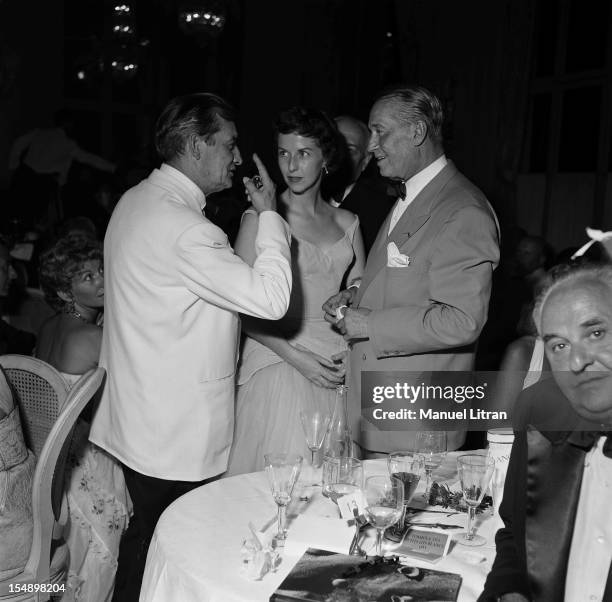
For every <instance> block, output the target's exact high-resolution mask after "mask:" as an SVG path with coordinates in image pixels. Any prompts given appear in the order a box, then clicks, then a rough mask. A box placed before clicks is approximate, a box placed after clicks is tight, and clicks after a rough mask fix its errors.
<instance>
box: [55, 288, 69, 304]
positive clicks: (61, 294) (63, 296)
mask: <svg viewBox="0 0 612 602" xmlns="http://www.w3.org/2000/svg"><path fill="white" fill-rule="evenodd" d="M57 296H58V297H59V298H60V299H61V300H62V301H63V302H64V303H70V302H71V301H72V295H69V294H68V293H65V292H64V291H57Z"/></svg>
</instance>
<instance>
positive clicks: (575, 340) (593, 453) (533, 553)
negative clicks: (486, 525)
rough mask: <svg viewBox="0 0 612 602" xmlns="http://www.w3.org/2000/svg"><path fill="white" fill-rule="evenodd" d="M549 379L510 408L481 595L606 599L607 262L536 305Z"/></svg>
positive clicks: (611, 455)
mask: <svg viewBox="0 0 612 602" xmlns="http://www.w3.org/2000/svg"><path fill="white" fill-rule="evenodd" d="M534 321H535V323H536V326H537V328H538V334H539V335H540V337H541V338H542V339H543V341H544V344H545V351H546V357H547V358H548V361H549V363H550V366H551V369H552V378H546V379H544V380H542V381H540V382H538V383H537V384H535V385H534V386H532V387H529V388H528V389H525V391H523V393H522V394H521V396H520V397H519V400H518V402H517V409H516V410H515V431H516V439H515V441H514V445H513V447H512V454H511V457H510V464H509V466H508V474H507V477H506V484H505V487H504V499H503V502H502V505H501V508H500V515H501V517H502V519H503V521H504V527H503V528H502V529H500V530H499V531H498V532H497V535H496V537H495V543H496V547H497V556H496V558H495V561H494V563H493V568H492V569H491V573H490V574H489V576H488V577H487V581H486V583H485V589H484V592H483V593H482V595H481V596H480V598H479V602H493V601H495V602H497V601H498V600H500V601H502V602H526V601H527V600H533V601H534V602H535V601H537V602H557V601H558V600H566V601H568V602H579V601H581V600H585V601H586V600H600V601H601V600H603V601H610V600H612V570H611V561H612V505H611V504H610V491H611V488H612V266H610V265H607V266H603V267H602V266H599V267H597V266H595V267H580V268H576V269H574V270H573V271H570V272H568V273H566V274H565V275H564V276H563V277H561V278H559V279H558V280H556V281H555V282H554V283H553V284H552V285H550V286H549V287H548V289H546V290H545V291H544V292H543V293H542V295H541V297H540V299H539V301H538V303H537V304H536V308H535V310H534Z"/></svg>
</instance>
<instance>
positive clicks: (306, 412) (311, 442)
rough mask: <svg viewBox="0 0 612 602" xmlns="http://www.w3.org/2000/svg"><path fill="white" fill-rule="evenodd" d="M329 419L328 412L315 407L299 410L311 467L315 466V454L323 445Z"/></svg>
mask: <svg viewBox="0 0 612 602" xmlns="http://www.w3.org/2000/svg"><path fill="white" fill-rule="evenodd" d="M330 419H331V416H330V415H329V412H327V411H325V410H321V409H319V408H317V407H309V408H308V409H303V410H300V420H301V422H302V429H304V436H305V437H306V445H307V446H308V449H309V450H310V464H311V466H313V467H314V465H315V454H316V453H317V452H318V451H319V450H320V449H321V446H322V445H323V439H324V438H325V433H326V432H327V427H328V426H329V421H330Z"/></svg>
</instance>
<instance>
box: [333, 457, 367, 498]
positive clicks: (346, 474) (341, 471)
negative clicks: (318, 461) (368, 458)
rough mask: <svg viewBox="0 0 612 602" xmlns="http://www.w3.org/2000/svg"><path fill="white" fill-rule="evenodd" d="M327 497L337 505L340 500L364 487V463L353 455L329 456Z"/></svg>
mask: <svg viewBox="0 0 612 602" xmlns="http://www.w3.org/2000/svg"><path fill="white" fill-rule="evenodd" d="M327 461H328V463H327V467H328V471H330V472H328V475H327V497H328V498H329V499H330V500H332V502H334V503H335V504H336V505H337V504H338V500H339V499H340V498H341V497H343V496H345V495H349V494H350V493H355V492H356V491H357V490H358V489H361V488H362V487H363V465H362V463H361V460H358V459H357V458H352V457H348V456H347V457H343V458H327Z"/></svg>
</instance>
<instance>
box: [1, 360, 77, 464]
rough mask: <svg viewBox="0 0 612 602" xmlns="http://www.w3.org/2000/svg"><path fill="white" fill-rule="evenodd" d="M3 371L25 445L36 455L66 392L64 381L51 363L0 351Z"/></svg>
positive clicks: (60, 407) (55, 418) (37, 455)
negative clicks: (15, 408)
mask: <svg viewBox="0 0 612 602" xmlns="http://www.w3.org/2000/svg"><path fill="white" fill-rule="evenodd" d="M0 366H2V369H3V370H4V373H5V374H6V378H7V380H8V381H9V383H10V385H11V387H12V389H13V396H14V398H15V405H17V406H19V413H20V415H21V423H22V426H23V431H24V433H23V435H24V437H25V441H26V445H27V446H28V447H29V448H30V449H31V450H32V451H33V452H34V455H35V456H36V457H37V458H38V457H40V452H41V451H42V448H43V447H44V445H45V441H46V440H47V436H48V435H49V433H50V432H51V429H52V428H53V425H54V424H55V421H56V420H57V417H58V416H59V414H60V410H61V409H62V407H63V406H64V403H65V402H66V397H67V396H68V384H67V383H66V381H65V380H64V378H63V377H62V375H61V374H60V373H59V372H58V371H57V370H56V369H55V368H53V366H50V365H49V364H47V363H46V362H43V361H42V360H39V359H36V358H35V357H30V356H28V355H2V356H0Z"/></svg>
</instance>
